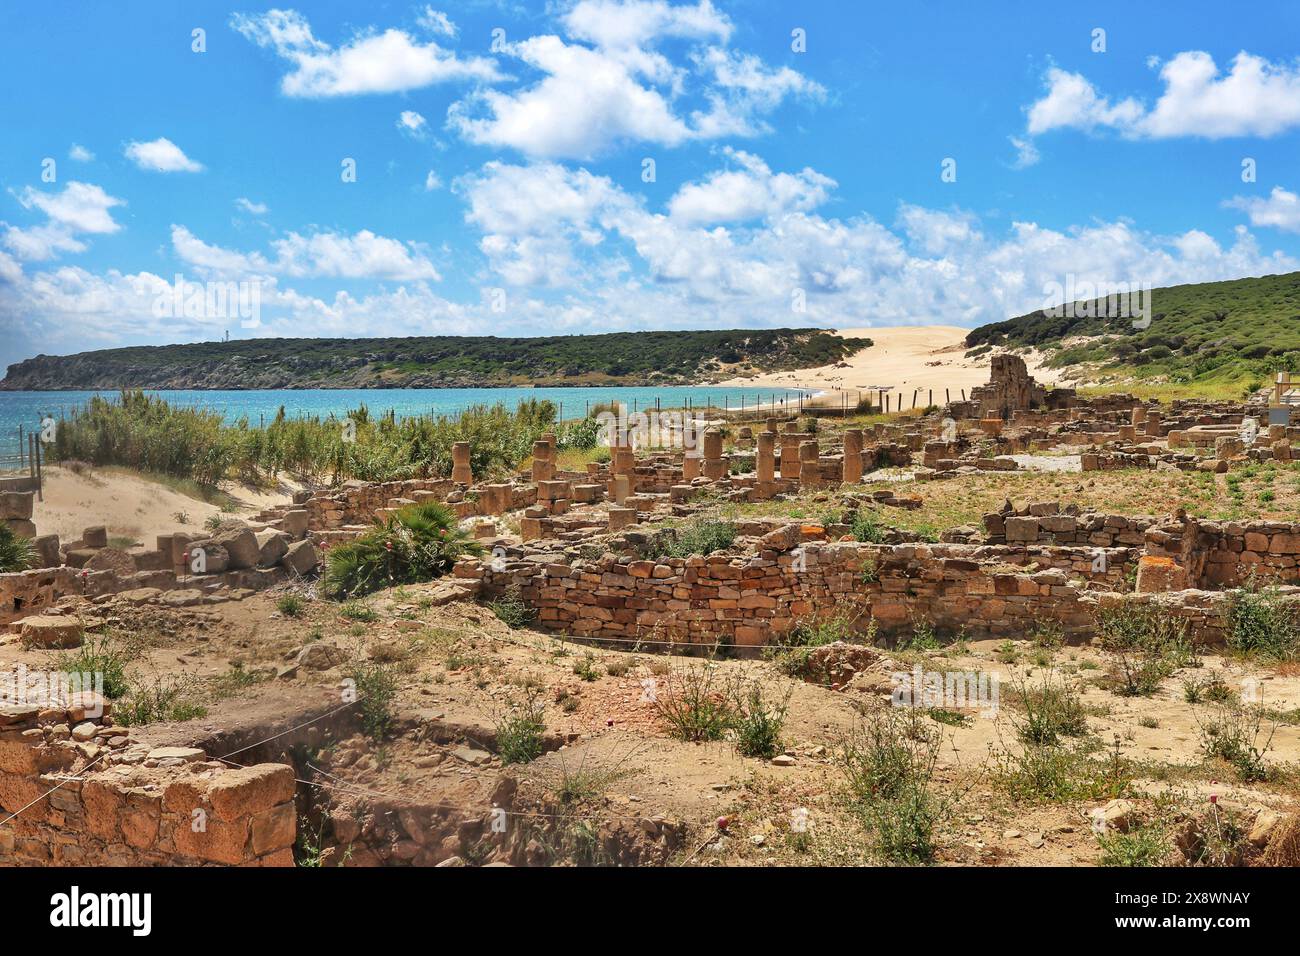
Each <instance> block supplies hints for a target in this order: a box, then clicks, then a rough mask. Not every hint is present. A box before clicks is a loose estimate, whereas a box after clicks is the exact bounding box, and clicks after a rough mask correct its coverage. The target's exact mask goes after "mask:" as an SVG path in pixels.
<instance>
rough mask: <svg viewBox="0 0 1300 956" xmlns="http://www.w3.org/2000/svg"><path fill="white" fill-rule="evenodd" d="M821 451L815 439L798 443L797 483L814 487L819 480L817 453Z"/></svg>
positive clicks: (819, 471)
mask: <svg viewBox="0 0 1300 956" xmlns="http://www.w3.org/2000/svg"><path fill="white" fill-rule="evenodd" d="M820 454H821V452H820V450H819V449H818V447H817V442H815V441H805V442H801V443H800V444H799V483H800V484H801V485H807V486H809V487H814V486H816V485H818V484H820V482H821V468H820V467H818V455H820Z"/></svg>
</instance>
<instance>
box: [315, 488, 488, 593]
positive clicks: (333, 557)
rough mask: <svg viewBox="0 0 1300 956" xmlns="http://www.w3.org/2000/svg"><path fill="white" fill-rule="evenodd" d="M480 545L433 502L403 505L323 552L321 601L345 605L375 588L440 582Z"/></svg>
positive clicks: (452, 516) (441, 505)
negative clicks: (356, 536) (325, 600)
mask: <svg viewBox="0 0 1300 956" xmlns="http://www.w3.org/2000/svg"><path fill="white" fill-rule="evenodd" d="M482 552H483V546H482V545H480V544H479V543H478V542H477V541H475V540H473V539H472V538H471V537H469V535H468V534H467V533H466V532H464V531H462V530H461V529H460V528H459V527H457V525H456V516H455V514H454V513H453V512H452V511H451V509H450V508H448V507H447V506H446V505H444V504H441V503H440V502H436V501H425V502H421V503H420V504H415V505H407V506H406V507H405V508H402V509H401V510H400V511H398V512H396V513H395V514H392V515H390V516H388V518H386V519H384V520H383V521H380V522H378V523H377V524H376V525H375V527H374V528H372V529H371V530H370V531H367V532H366V533H365V534H363V535H361V536H360V537H358V538H356V539H355V540H353V541H349V542H347V543H346V544H341V545H337V546H336V547H334V548H332V549H331V550H330V552H329V557H328V558H327V560H326V567H325V576H324V579H323V581H322V586H323V590H324V592H325V595H326V596H327V597H330V598H333V599H335V600H339V601H342V600H347V599H349V598H355V597H360V596H362V595H365V594H369V593H371V592H372V591H378V590H379V589H380V588H387V587H394V586H396V585H399V584H415V583H417V582H420V581H432V580H433V579H434V578H439V577H442V576H443V575H444V574H446V573H447V572H448V571H450V570H451V569H452V566H453V565H454V564H455V563H456V562H457V561H459V560H460V559H461V558H462V557H465V556H466V555H472V554H481V553H482Z"/></svg>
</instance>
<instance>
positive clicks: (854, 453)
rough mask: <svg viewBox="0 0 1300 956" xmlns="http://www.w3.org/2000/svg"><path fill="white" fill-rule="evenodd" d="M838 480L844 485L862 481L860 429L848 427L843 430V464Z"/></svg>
mask: <svg viewBox="0 0 1300 956" xmlns="http://www.w3.org/2000/svg"><path fill="white" fill-rule="evenodd" d="M840 480H841V481H842V482H844V484H846V485H856V484H857V483H858V482H860V481H862V429H860V428H849V429H847V430H846V431H845V432H844V465H843V470H842V473H841V475H840Z"/></svg>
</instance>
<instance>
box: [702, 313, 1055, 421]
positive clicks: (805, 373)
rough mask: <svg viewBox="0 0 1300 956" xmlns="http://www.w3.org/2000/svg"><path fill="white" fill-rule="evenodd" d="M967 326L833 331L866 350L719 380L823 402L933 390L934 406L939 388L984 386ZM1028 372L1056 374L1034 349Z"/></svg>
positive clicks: (1044, 377)
mask: <svg viewBox="0 0 1300 956" xmlns="http://www.w3.org/2000/svg"><path fill="white" fill-rule="evenodd" d="M969 331H970V329H964V328H960V327H958V326H955V325H906V326H893V327H882V328H867V329H838V330H837V332H838V333H839V334H840V335H842V336H844V337H845V338H869V339H871V340H872V343H873V344H872V345H871V347H870V348H866V349H863V350H862V351H861V352H858V353H857V354H856V355H851V356H849V358H848V359H846V360H845V361H844V362H843V363H840V364H838V365H824V366H821V367H820V368H810V369H800V370H798V371H793V372H773V373H770V374H764V375H758V376H754V377H752V378H735V379H731V380H729V381H727V382H724V383H723V384H726V385H749V386H755V385H756V386H759V387H764V388H766V387H772V388H811V389H816V390H819V391H825V392H827V395H825V396H824V397H823V399H822V400H823V401H825V402H827V403H831V404H836V403H838V402H839V400H840V399H839V397H838V396H839V393H840V392H842V391H847V392H851V393H852V392H858V391H862V392H866V391H874V390H876V389H888V390H890V391H891V392H892V393H894V394H896V395H903V396H905V397H906V398H907V400H908V401H910V396H911V394H912V392H913V391H914V390H917V389H919V390H920V391H921V393H922V394H921V396H920V400H921V401H926V400H927V399H928V396H929V394H930V392H931V390H933V393H934V400H935V402H936V403H938V404H942V403H943V401H944V389H947V390H948V391H949V392H950V393H951V395H952V397H953V398H958V397H959V393H960V391H961V390H962V389H965V390H966V391H969V390H970V389H971V387H972V386H975V385H983V384H984V383H985V382H987V381H988V379H989V361H988V356H987V355H983V356H980V357H978V358H973V359H968V358H966V357H965V356H966V351H967V349H966V345H965V336H966V333H967V332H969ZM1024 358H1025V362H1026V364H1027V365H1028V366H1029V372H1030V374H1031V375H1033V376H1034V377H1035V378H1037V379H1038V380H1039V381H1040V382H1042V383H1044V384H1053V383H1054V382H1055V381H1056V375H1055V374H1054V373H1053V372H1052V371H1050V370H1045V369H1043V368H1042V367H1041V365H1040V356H1039V355H1038V354H1037V353H1032V354H1026V355H1025V356H1024Z"/></svg>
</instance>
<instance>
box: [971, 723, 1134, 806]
mask: <svg viewBox="0 0 1300 956" xmlns="http://www.w3.org/2000/svg"><path fill="white" fill-rule="evenodd" d="M992 757H993V779H994V782H995V783H997V785H998V786H999V787H1001V788H1002V789H1003V790H1004V791H1006V792H1007V793H1008V794H1010V795H1011V796H1012V797H1014V798H1015V799H1017V800H1025V801H1028V802H1031V803H1043V802H1048V803H1053V802H1056V803H1068V802H1073V801H1078V800H1113V799H1115V798H1116V797H1121V796H1123V795H1124V794H1125V793H1127V792H1128V789H1129V786H1130V785H1131V783H1132V774H1131V771H1130V769H1129V766H1128V764H1127V762H1126V761H1125V760H1124V759H1123V758H1122V757H1121V756H1120V753H1119V740H1118V738H1117V739H1116V741H1115V748H1114V750H1112V751H1111V753H1110V756H1109V758H1108V759H1101V760H1098V759H1095V758H1093V757H1091V756H1090V755H1089V753H1088V748H1087V747H1086V746H1084V745H1078V744H1076V745H1074V746H1070V747H1064V746H1061V745H1059V744H1025V745H1023V746H1022V747H1020V748H1019V749H1018V750H1016V751H1010V750H1001V751H995V752H994V753H993V755H992Z"/></svg>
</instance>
